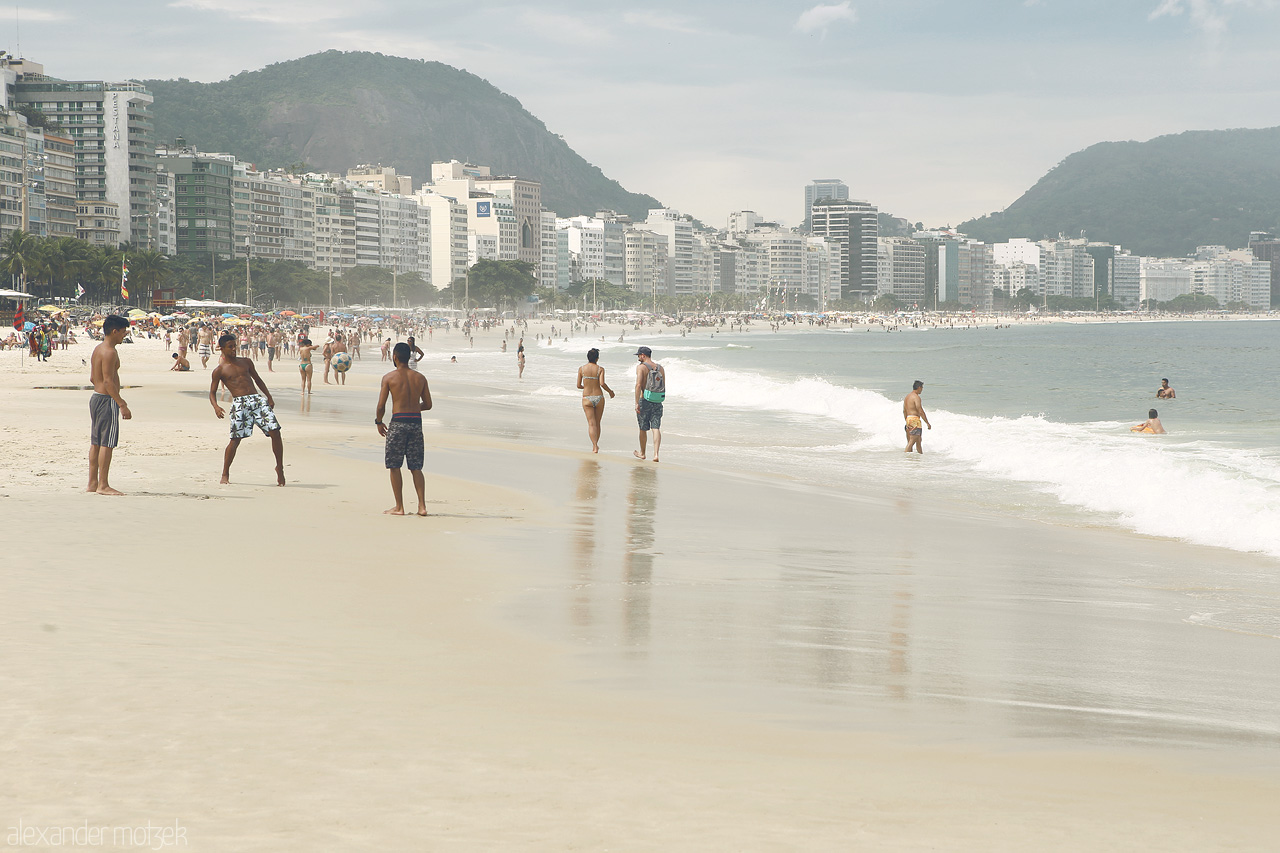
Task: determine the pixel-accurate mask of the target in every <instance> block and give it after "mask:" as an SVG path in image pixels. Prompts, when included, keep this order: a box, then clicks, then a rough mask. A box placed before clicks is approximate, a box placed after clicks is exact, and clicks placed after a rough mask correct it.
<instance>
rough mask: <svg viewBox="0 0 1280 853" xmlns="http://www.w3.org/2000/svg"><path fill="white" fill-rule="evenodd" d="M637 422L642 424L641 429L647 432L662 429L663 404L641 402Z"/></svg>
mask: <svg viewBox="0 0 1280 853" xmlns="http://www.w3.org/2000/svg"><path fill="white" fill-rule="evenodd" d="M636 420H637V421H638V422H639V423H640V429H642V430H644V431H646V432H647V431H649V430H651V429H662V404H661V403H654V402H652V401H650V400H641V401H640V411H639V412H636Z"/></svg>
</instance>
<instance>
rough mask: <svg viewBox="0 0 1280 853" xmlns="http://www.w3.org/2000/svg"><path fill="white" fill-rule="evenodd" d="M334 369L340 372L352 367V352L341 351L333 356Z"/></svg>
mask: <svg viewBox="0 0 1280 853" xmlns="http://www.w3.org/2000/svg"><path fill="white" fill-rule="evenodd" d="M333 369H334V370H336V371H337V372H338V373H346V372H347V371H348V370H350V369H351V353H349V352H340V353H338V354H337V355H335V356H334V357H333Z"/></svg>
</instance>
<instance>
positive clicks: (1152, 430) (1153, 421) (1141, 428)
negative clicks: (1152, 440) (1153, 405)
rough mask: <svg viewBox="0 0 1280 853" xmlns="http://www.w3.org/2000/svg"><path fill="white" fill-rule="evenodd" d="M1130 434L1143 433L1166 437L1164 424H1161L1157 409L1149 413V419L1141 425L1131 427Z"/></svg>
mask: <svg viewBox="0 0 1280 853" xmlns="http://www.w3.org/2000/svg"><path fill="white" fill-rule="evenodd" d="M1129 432H1141V433H1146V434H1148V435H1165V434H1166V433H1165V428H1164V424H1162V423H1160V415H1159V413H1158V412H1156V410H1155V409H1152V410H1151V411H1149V412H1147V419H1146V420H1145V421H1143V422H1142V423H1140V424H1134V425H1133V426H1131V427H1129Z"/></svg>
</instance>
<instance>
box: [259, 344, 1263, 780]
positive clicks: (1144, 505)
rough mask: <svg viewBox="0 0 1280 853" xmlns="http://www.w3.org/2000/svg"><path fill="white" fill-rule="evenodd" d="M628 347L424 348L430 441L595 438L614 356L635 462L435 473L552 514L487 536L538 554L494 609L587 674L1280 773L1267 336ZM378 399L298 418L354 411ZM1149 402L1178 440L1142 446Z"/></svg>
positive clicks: (832, 722)
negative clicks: (646, 446) (641, 372)
mask: <svg viewBox="0 0 1280 853" xmlns="http://www.w3.org/2000/svg"><path fill="white" fill-rule="evenodd" d="M533 331H534V332H536V331H537V329H536V328H535V329H534V330H533ZM621 334H622V331H621V330H620V329H619V328H618V327H616V326H612V327H608V328H604V327H602V328H600V329H599V330H595V331H594V333H593V334H592V335H590V336H585V335H583V334H579V335H578V336H577V337H575V338H573V339H572V340H569V341H564V340H558V341H554V342H552V343H551V344H550V345H547V344H546V342H545V341H538V340H537V339H536V337H535V336H534V335H533V334H531V335H530V336H528V337H527V338H526V340H525V343H526V347H527V349H528V360H527V361H528V364H527V369H526V371H525V376H524V378H523V379H519V378H517V372H516V362H515V353H514V349H515V341H514V340H513V341H510V342H509V351H508V352H507V353H502V352H500V351H499V347H500V344H501V341H502V335H501V333H500V332H496V333H495V332H489V333H487V334H480V335H477V336H476V338H475V343H474V346H472V345H470V344H467V343H465V342H463V341H462V339H461V335H459V334H458V333H456V332H450V333H448V334H443V333H438V334H437V335H436V336H435V338H436V340H435V342H434V347H433V348H432V350H431V351H430V352H429V353H428V355H427V358H426V361H425V363H424V369H425V372H426V373H427V374H428V376H429V377H430V378H431V379H432V380H433V382H435V383H436V384H435V385H433V388H435V389H436V396H437V397H438V404H437V406H436V407H435V408H434V409H433V410H432V412H431V413H430V418H429V421H430V422H431V423H430V425H429V426H428V430H429V431H430V430H431V429H434V428H437V427H438V426H443V427H445V428H448V429H451V430H460V431H471V432H480V433H483V434H485V435H489V436H492V437H494V438H497V439H500V440H501V441H502V442H504V443H506V444H508V445H515V446H516V447H530V448H542V447H558V448H570V449H577V450H582V451H585V450H586V449H587V448H588V443H587V439H586V434H585V433H586V431H585V424H584V420H583V417H582V413H581V407H580V405H579V404H578V398H579V396H580V392H579V391H578V390H576V389H575V388H574V387H573V380H574V375H575V371H576V369H577V367H578V366H579V365H580V364H582V363H583V362H584V361H585V351H586V349H588V348H589V347H591V346H597V347H599V348H600V349H601V350H602V357H601V364H602V365H603V366H604V367H605V369H606V381H607V382H608V383H609V384H610V385H611V386H612V387H613V389H614V390H615V391H616V392H617V393H618V394H619V399H617V400H614V401H611V402H609V403H608V404H607V405H606V410H605V416H604V435H603V439H602V442H601V445H602V455H603V456H605V457H614V458H615V459H616V458H618V457H622V458H625V459H626V464H621V465H617V464H603V463H601V462H598V461H596V460H595V459H593V458H590V457H587V458H580V459H574V458H573V457H566V456H564V455H561V454H542V453H523V452H519V451H518V450H506V449H502V448H501V447H494V448H489V449H486V450H482V451H481V450H463V449H456V450H450V449H448V448H446V447H436V448H433V450H432V451H431V452H430V454H429V462H428V466H427V467H428V470H429V472H434V473H440V474H452V475H457V476H463V477H469V478H476V479H481V480H485V481H487V482H492V483H495V484H499V485H506V486H510V487H513V488H517V489H521V490H527V491H530V492H532V493H535V494H539V495H542V496H545V497H546V498H548V499H550V500H552V501H553V502H556V503H559V504H561V505H563V506H564V507H565V508H566V509H567V510H568V512H567V517H568V519H569V521H568V523H567V526H565V527H564V528H559V527H557V528H554V529H547V528H545V527H542V526H540V525H498V524H495V525H494V527H493V529H492V531H491V535H493V536H495V537H500V538H504V539H507V540H508V541H509V543H510V544H513V545H515V546H516V551H515V553H534V552H536V553H539V554H540V555H541V559H539V560H536V561H532V562H531V564H530V565H528V566H513V567H510V568H509V570H510V571H512V572H514V573H515V577H516V578H518V579H519V583H520V585H521V588H522V590H523V592H522V593H521V594H520V595H519V596H517V598H516V600H514V601H513V602H512V603H511V605H510V609H511V612H512V614H513V617H514V618H515V619H516V620H517V621H519V622H520V623H522V624H524V625H527V626H530V627H531V628H532V629H533V630H535V631H536V632H538V633H541V634H545V635H547V636H550V637H553V638H555V639H558V640H561V641H564V642H567V643H569V644H571V645H572V646H573V647H574V648H576V649H577V650H578V652H579V654H580V655H581V656H582V658H583V667H582V671H583V673H584V676H583V677H585V678H588V679H590V680H593V681H597V682H600V683H602V684H604V685H607V686H618V687H621V688H623V689H643V690H655V689H656V690H660V691H674V692H677V693H679V694H682V695H689V694H694V695H697V696H698V697H700V698H705V700H706V701H707V702H709V703H711V704H712V705H713V706H718V707H726V708H734V709H738V710H747V711H750V712H755V713H761V714H767V715H774V716H777V717H782V718H785V719H789V720H795V719H798V720H802V721H804V724H806V725H814V724H816V725H820V726H839V727H854V728H863V729H867V730H876V731H885V730H892V731H897V730H903V729H910V730H916V731H919V732H921V733H922V734H923V735H924V736H926V737H932V736H935V735H937V734H938V733H940V732H941V733H943V734H942V735H941V736H943V737H947V738H950V737H957V738H960V739H970V738H978V739H987V738H997V739H1003V738H1019V739H1022V738H1032V739H1049V740H1051V741H1053V742H1055V743H1060V742H1063V741H1066V742H1069V743H1080V742H1089V743H1101V744H1114V743H1117V742H1120V743H1124V744H1129V745H1131V744H1141V745H1155V746H1158V747H1169V746H1177V747H1184V746H1194V747H1222V746H1227V747H1246V748H1248V749H1253V748H1254V747H1258V746H1265V747H1267V749H1266V750H1265V755H1266V756H1268V757H1267V758H1266V761H1273V760H1280V759H1276V758H1275V756H1277V755H1280V723H1277V720H1280V642H1277V641H1280V571H1277V569H1280V562H1277V557H1280V453H1278V452H1277V444H1278V443H1277V439H1280V384H1278V382H1277V377H1276V373H1275V370H1274V368H1273V366H1272V363H1273V361H1274V356H1273V354H1274V352H1275V349H1276V344H1277V343H1280V340H1278V338H1280V323H1277V322H1273V321H1259V322H1238V323H1225V322H1197V323H1128V324H1125V323H1120V324H1105V325H1103V324H1099V325H1048V324H1045V325H1035V326H1017V327H1011V328H1002V329H945V330H928V331H924V330H910V331H902V332H885V331H883V330H882V329H875V330H873V331H870V332H867V331H865V330H863V329H855V330H853V331H845V330H824V331H818V332H811V331H804V332H787V331H782V332H779V333H773V332H770V331H769V330H768V329H765V328H755V329H753V330H752V331H751V332H746V333H743V332H717V333H715V334H714V335H713V334H712V333H711V332H710V331H703V330H699V331H698V332H696V333H694V334H692V335H689V336H681V335H680V333H679V332H676V333H675V334H672V332H671V331H670V330H667V331H664V332H662V333H650V332H645V333H638V332H634V331H627V332H626V333H625V338H624V340H622V341H619V340H618V338H619V336H620V335H621ZM601 337H603V338H604V340H603V341H602V340H600V338H601ZM639 344H645V345H647V346H650V347H652V348H653V350H654V355H655V357H656V358H657V360H658V361H660V362H661V363H662V364H663V365H664V366H666V368H667V370H668V388H669V394H668V398H667V399H668V402H667V405H666V414H665V419H664V424H663V433H664V439H665V441H664V453H663V460H664V462H663V464H662V465H653V464H652V463H648V464H640V463H632V461H631V460H630V452H631V449H632V448H634V447H635V446H636V434H635V420H634V416H633V415H632V412H631V405H630V399H631V389H632V387H633V383H634V369H635V367H634V365H635V357H634V355H633V353H634V352H635V347H636V346H637V345H639ZM452 345H456V346H457V349H456V350H452V349H450V346H452ZM454 354H456V355H457V356H458V362H457V363H456V364H453V363H450V361H449V357H450V356H451V355H454ZM373 364H374V363H372V362H365V363H362V364H358V365H357V370H359V371H361V372H364V371H365V370H370V369H372V368H373ZM365 365H368V367H366V366H365ZM1166 376H1167V377H1169V379H1170V380H1171V381H1172V384H1173V386H1174V387H1175V388H1176V389H1177V391H1178V399H1177V400H1174V401H1157V400H1155V389H1156V388H1157V387H1158V385H1159V380H1160V378H1161V377H1166ZM915 379H920V380H922V381H923V382H925V390H924V402H925V406H926V410H927V411H928V412H929V415H930V419H931V421H932V422H933V427H934V428H933V429H932V430H929V431H926V432H925V435H924V446H925V454H924V455H923V456H915V455H911V456H908V455H906V454H904V453H903V452H902V450H903V447H904V445H905V439H904V436H903V432H902V414H901V409H902V403H901V401H902V397H903V396H904V395H905V394H906V393H907V391H908V390H909V389H910V387H911V382H912V381H913V380H915ZM278 396H281V395H278ZM367 398H368V395H367V394H364V393H361V394H360V395H359V397H358V398H357V395H353V394H351V393H349V392H338V391H336V390H334V389H328V388H325V389H322V390H321V391H318V392H317V394H316V395H315V398H314V400H312V401H310V402H309V403H308V404H306V405H307V406H308V408H306V409H304V411H305V412H307V413H309V415H310V416H313V417H314V416H333V417H339V418H342V419H350V420H351V421H352V422H353V423H356V422H358V423H362V424H363V423H367V412H368V410H369V409H370V408H371V406H372V402H371V400H369V399H367ZM352 406H357V407H358V409H359V411H358V413H357V410H356V409H353V408H351V407H352ZM1152 407H1155V408H1157V409H1159V410H1160V414H1161V417H1162V419H1163V421H1164V423H1165V425H1166V427H1167V428H1168V429H1169V431H1170V434H1169V435H1167V436H1138V435H1133V434H1131V433H1130V432H1129V431H1128V427H1129V426H1130V425H1132V424H1135V423H1138V422H1139V421H1141V420H1143V419H1145V417H1146V412H1147V410H1148V409H1149V408H1152ZM370 450H371V451H372V448H370ZM371 458H372V457H371ZM377 459H380V455H378V456H377ZM374 461H376V459H375V460H374ZM1260 760H1261V759H1260Z"/></svg>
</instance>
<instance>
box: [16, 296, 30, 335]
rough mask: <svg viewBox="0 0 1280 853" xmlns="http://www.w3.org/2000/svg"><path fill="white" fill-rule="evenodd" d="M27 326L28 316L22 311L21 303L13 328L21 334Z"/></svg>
mask: <svg viewBox="0 0 1280 853" xmlns="http://www.w3.org/2000/svg"><path fill="white" fill-rule="evenodd" d="M26 324H27V315H26V312H25V311H23V310H22V303H21V302H19V303H18V313H17V314H14V315H13V327H14V328H15V329H17V330H18V331H19V332H21V331H22V327H23V326H25V325H26Z"/></svg>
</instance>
